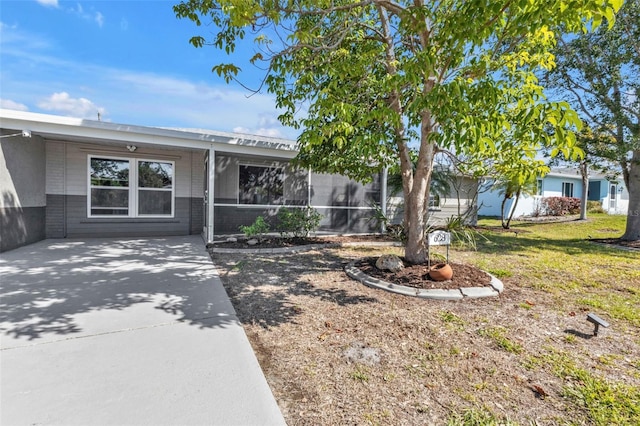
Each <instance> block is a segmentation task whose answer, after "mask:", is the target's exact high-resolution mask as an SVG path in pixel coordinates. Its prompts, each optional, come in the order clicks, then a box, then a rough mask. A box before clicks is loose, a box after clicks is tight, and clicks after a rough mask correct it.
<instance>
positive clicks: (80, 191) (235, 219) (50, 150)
mask: <svg viewBox="0 0 640 426" xmlns="http://www.w3.org/2000/svg"><path fill="white" fill-rule="evenodd" d="M0 132H1V139H0V142H1V144H0V251H5V250H10V249H12V248H15V247H19V246H21V245H24V244H29V243H32V242H35V241H39V240H42V239H44V238H73V237H121V236H127V237H129V236H166V235H188V234H200V233H201V234H202V235H203V237H204V239H205V241H213V239H214V235H218V234H226V233H237V232H238V227H239V226H240V225H249V224H251V223H252V222H253V221H254V220H255V219H256V217H258V216H260V215H268V216H270V215H275V214H276V212H277V209H278V208H280V207H282V206H290V207H295V206H306V205H310V206H312V207H314V208H316V209H317V210H318V211H319V212H320V213H321V214H322V215H323V216H324V218H323V220H322V221H321V223H320V230H323V231H328V232H335V233H343V232H370V231H377V230H378V229H379V228H377V227H376V226H377V225H376V223H375V221H372V220H370V218H371V217H372V216H373V211H374V208H373V207H372V205H374V204H376V203H379V202H380V200H381V199H382V197H383V195H384V194H383V189H382V186H381V184H380V182H381V179H382V178H381V177H380V176H377V177H375V179H374V182H373V183H371V184H368V185H361V184H358V183H356V182H354V181H351V180H349V179H347V178H345V177H343V176H338V175H328V174H320V173H315V172H313V171H310V170H303V171H300V170H296V169H294V168H292V167H291V166H290V165H289V161H290V160H291V159H292V158H293V157H294V156H295V155H296V148H295V142H294V141H290V140H284V139H276V138H268V137H261V136H251V135H241V134H232V133H222V132H213V131H204V130H179V129H164V128H155V127H143V126H131V125H123V124H116V123H109V122H102V121H94V120H82V119H76V118H68V117H60V116H53V115H43V114H35V113H28V112H21V111H12V110H2V109H0Z"/></svg>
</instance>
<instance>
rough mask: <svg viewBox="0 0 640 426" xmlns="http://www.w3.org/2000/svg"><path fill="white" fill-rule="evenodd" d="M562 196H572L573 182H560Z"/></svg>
mask: <svg viewBox="0 0 640 426" xmlns="http://www.w3.org/2000/svg"><path fill="white" fill-rule="evenodd" d="M562 196H563V197H573V182H562Z"/></svg>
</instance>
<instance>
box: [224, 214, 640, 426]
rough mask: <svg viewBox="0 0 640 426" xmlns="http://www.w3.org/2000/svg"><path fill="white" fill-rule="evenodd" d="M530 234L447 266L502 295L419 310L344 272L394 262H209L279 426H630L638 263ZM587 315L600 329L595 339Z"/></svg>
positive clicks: (317, 258) (636, 369) (634, 403)
mask: <svg viewBox="0 0 640 426" xmlns="http://www.w3.org/2000/svg"><path fill="white" fill-rule="evenodd" d="M592 225H593V224H591V225H589V226H592ZM537 226H538V227H542V230H540V229H539V228H538V227H535V226H533V227H531V226H528V227H527V230H529V231H531V232H530V233H527V234H526V235H525V234H520V235H518V236H516V235H515V234H514V235H508V234H504V235H503V234H500V235H493V234H488V236H489V238H490V240H491V243H486V244H487V245H486V246H484V245H483V246H481V247H480V250H479V251H478V252H466V251H454V252H452V259H453V260H456V261H464V262H468V263H472V264H475V265H477V266H479V267H482V268H484V269H491V268H493V269H494V270H499V271H502V272H501V275H502V277H503V278H502V279H503V281H504V282H505V292H504V293H503V294H502V295H501V296H500V297H499V298H492V299H480V300H464V301H460V302H452V301H446V302H445V301H431V300H421V299H416V298H410V297H406V296H401V295H397V294H392V293H387V292H384V291H380V290H374V289H370V288H368V287H365V286H363V285H362V284H360V283H358V282H356V281H353V280H351V279H350V278H348V277H347V275H346V274H345V273H344V272H343V267H344V265H345V264H346V263H348V262H349V261H350V260H352V259H355V258H360V257H365V256H371V255H376V253H382V252H389V251H390V250H392V251H393V249H377V248H376V249H372V248H367V249H359V248H342V249H329V250H324V251H314V252H307V253H298V254H292V255H267V254H261V255H256V254H216V255H214V256H213V260H214V263H215V264H216V266H217V267H218V269H219V272H220V275H221V278H222V281H223V283H224V285H225V288H226V289H227V292H228V293H229V295H230V297H231V299H232V302H233V304H234V306H235V308H236V310H237V312H238V316H239V317H240V320H241V321H242V322H243V324H244V327H245V330H246V332H247V335H248V336H249V339H250V341H251V343H252V345H253V348H254V350H255V352H256V355H257V357H258V360H259V361H260V363H261V366H262V368H263V370H264V372H265V375H266V377H267V380H268V382H269V384H270V386H271V389H272V391H273V393H274V395H275V397H276V399H277V401H278V403H279V405H280V408H281V409H282V411H283V414H284V415H285V418H286V420H287V423H288V424H289V425H291V426H293V425H319V424H327V425H328V424H393V425H415V424H450V425H458V424H460V425H463V424H529V423H531V422H534V421H535V422H537V424H607V423H606V422H603V420H602V419H606V418H607V416H608V418H610V419H616V421H617V423H618V424H637V423H638V422H640V412H638V407H640V401H639V400H638V398H639V396H638V389H639V388H640V324H639V323H638V317H639V316H640V313H638V312H636V311H637V306H638V299H637V297H640V296H639V293H638V290H639V289H640V256H639V255H638V254H637V253H628V252H616V251H612V250H609V249H607V248H604V247H600V246H596V245H592V244H590V243H586V242H585V243H580V242H578V241H577V240H575V241H574V239H572V238H568V239H567V240H565V239H564V238H563V239H557V240H555V242H554V241H553V240H551V239H550V238H545V237H543V235H544V226H547V227H549V226H553V225H537ZM596 226H597V225H596ZM605 227H607V228H614V227H615V224H614V225H612V224H611V223H610V222H606V226H604V225H602V228H605ZM546 229H549V228H546ZM616 229H617V228H616ZM584 232H590V231H589V230H587V231H584ZM556 234H557V233H556ZM562 235H563V237H564V236H565V235H566V232H565V233H563V234H562ZM523 237H525V238H527V240H526V241H523V239H524V238H523ZM501 238H504V240H500V239H501ZM585 238H586V236H585ZM509 239H510V240H509ZM582 244H584V245H582ZM592 246H593V248H592ZM567 250H569V251H570V252H571V254H572V255H571V257H567V256H566V252H567ZM563 257H564V261H561V260H560V259H561V258H563ZM572 264H573V265H574V266H571V265H572ZM489 266H490V268H489ZM587 267H589V268H592V269H590V270H586V271H585V270H582V269H583V268H587ZM593 268H595V269H597V270H607V271H610V272H611V273H613V274H614V275H613V276H612V278H610V279H605V278H602V277H597V278H595V277H593V276H592V275H593ZM543 269H544V271H543ZM543 272H544V273H547V276H551V278H545V277H544V276H543V275H544V274H543ZM549 272H551V273H550V275H549ZM585 277H586V278H588V279H587V280H585ZM583 283H584V285H583ZM611 295H614V296H615V297H612V296H611ZM596 304H598V306H600V308H598V309H595V306H594V305H596ZM627 304H629V305H627ZM634 304H635V305H634ZM625 306H628V307H627V308H625ZM633 306H635V308H634V307H633ZM590 309H595V310H596V311H597V312H598V314H599V315H601V316H603V317H605V318H607V319H608V320H609V322H610V323H611V324H612V327H611V328H610V329H606V330H603V331H601V334H600V335H599V336H598V337H596V338H590V337H589V335H590V334H591V332H592V330H593V328H592V326H591V325H590V324H588V323H587V322H586V321H585V317H586V312H587V311H588V310H590ZM601 330H602V329H601ZM612 401H613V402H612Z"/></svg>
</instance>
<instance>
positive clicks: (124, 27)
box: [120, 18, 129, 31]
mask: <svg viewBox="0 0 640 426" xmlns="http://www.w3.org/2000/svg"><path fill="white" fill-rule="evenodd" d="M120 29H121V30H122V31H127V30H128V29H129V21H127V20H126V19H125V18H122V19H120Z"/></svg>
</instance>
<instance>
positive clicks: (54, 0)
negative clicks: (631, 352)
mask: <svg viewBox="0 0 640 426" xmlns="http://www.w3.org/2000/svg"><path fill="white" fill-rule="evenodd" d="M36 1H37V2H38V3H39V4H41V5H43V6H47V7H58V0H36Z"/></svg>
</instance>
